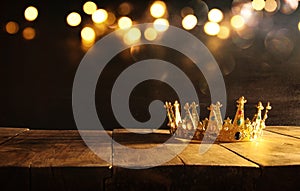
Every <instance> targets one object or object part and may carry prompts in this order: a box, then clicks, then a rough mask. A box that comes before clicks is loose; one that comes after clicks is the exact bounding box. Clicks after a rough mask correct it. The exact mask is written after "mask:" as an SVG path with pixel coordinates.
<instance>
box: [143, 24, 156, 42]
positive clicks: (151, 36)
mask: <svg viewBox="0 0 300 191" xmlns="http://www.w3.org/2000/svg"><path fill="white" fill-rule="evenodd" d="M144 36H145V39H147V40H148V41H153V40H155V39H156V38H157V32H156V30H155V29H154V28H152V27H149V28H147V29H146V30H145V32H144Z"/></svg>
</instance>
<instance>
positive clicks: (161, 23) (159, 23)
mask: <svg viewBox="0 0 300 191" xmlns="http://www.w3.org/2000/svg"><path fill="white" fill-rule="evenodd" d="M153 26H154V28H155V30H156V31H158V32H164V31H166V30H168V28H169V21H168V20H167V19H156V20H155V21H154V22H153Z"/></svg>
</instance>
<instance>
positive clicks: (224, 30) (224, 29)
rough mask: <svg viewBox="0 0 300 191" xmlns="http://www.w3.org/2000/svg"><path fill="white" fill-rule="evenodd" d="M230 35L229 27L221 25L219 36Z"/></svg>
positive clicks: (225, 37) (227, 36)
mask: <svg viewBox="0 0 300 191" xmlns="http://www.w3.org/2000/svg"><path fill="white" fill-rule="evenodd" d="M229 35H230V30H229V28H228V27H226V26H221V27H220V31H219V33H218V35H217V37H219V38H220V39H228V38H229Z"/></svg>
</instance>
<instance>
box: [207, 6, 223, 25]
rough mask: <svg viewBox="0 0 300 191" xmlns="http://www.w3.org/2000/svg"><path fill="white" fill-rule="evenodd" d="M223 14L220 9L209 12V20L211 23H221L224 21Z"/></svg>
mask: <svg viewBox="0 0 300 191" xmlns="http://www.w3.org/2000/svg"><path fill="white" fill-rule="evenodd" d="M223 17H224V16H223V13H222V11H221V10H220V9H216V8H214V9H211V10H210V11H209V12H208V20H209V21H211V22H216V23H218V22H220V21H222V20H223Z"/></svg>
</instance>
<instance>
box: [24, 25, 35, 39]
mask: <svg viewBox="0 0 300 191" xmlns="http://www.w3.org/2000/svg"><path fill="white" fill-rule="evenodd" d="M34 37H35V30H34V28H31V27H26V28H25V29H24V30H23V38H24V39H26V40H32V39H34Z"/></svg>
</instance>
